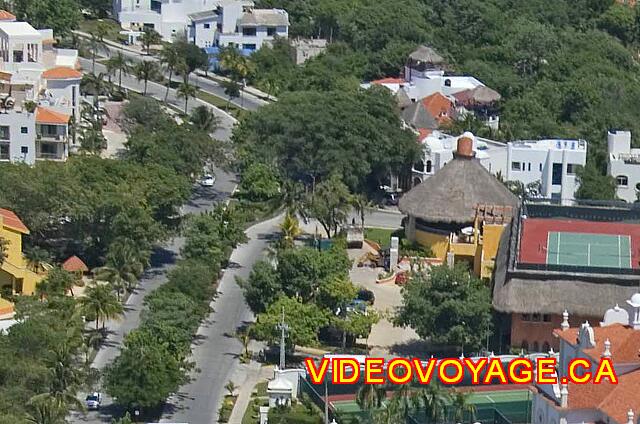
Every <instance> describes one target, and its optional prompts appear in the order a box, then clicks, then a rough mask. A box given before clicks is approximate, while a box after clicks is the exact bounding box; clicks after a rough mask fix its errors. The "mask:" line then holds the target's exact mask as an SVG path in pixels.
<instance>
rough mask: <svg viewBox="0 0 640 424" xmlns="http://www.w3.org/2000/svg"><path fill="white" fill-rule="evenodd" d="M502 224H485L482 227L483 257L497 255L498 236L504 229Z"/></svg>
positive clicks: (487, 258) (489, 257) (500, 235)
mask: <svg viewBox="0 0 640 424" xmlns="http://www.w3.org/2000/svg"><path fill="white" fill-rule="evenodd" d="M504 227H505V226H504V225H496V224H485V225H484V227H483V231H482V232H483V237H482V247H483V248H482V250H483V251H484V259H485V260H489V259H493V258H495V257H496V256H497V255H498V245H499V244H500V237H502V232H503V231H504Z"/></svg>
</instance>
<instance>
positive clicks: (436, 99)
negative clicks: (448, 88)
mask: <svg viewBox="0 0 640 424" xmlns="http://www.w3.org/2000/svg"><path fill="white" fill-rule="evenodd" d="M422 104H423V105H424V107H425V109H426V110H427V112H429V114H430V115H431V116H433V117H434V119H435V120H436V121H438V123H443V122H447V121H450V120H451V117H452V115H453V111H454V108H453V102H452V101H451V100H449V99H448V98H446V97H445V96H444V95H442V94H440V93H433V94H432V95H430V96H427V97H425V98H424V99H422Z"/></svg>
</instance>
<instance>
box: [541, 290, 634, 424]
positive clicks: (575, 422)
mask: <svg viewBox="0 0 640 424" xmlns="http://www.w3.org/2000/svg"><path fill="white" fill-rule="evenodd" d="M639 316H640V294H638V293H635V294H633V295H632V296H631V298H630V299H627V300H626V301H625V302H624V303H622V304H620V305H618V304H616V305H615V306H614V307H612V308H610V309H608V310H607V311H606V312H605V313H604V318H603V319H602V321H601V322H600V323H599V325H597V324H596V323H589V322H585V321H582V322H581V321H579V320H576V319H574V318H573V316H570V315H569V314H568V313H565V315H564V318H563V321H562V323H561V324H560V327H559V328H556V329H554V330H553V336H554V337H555V338H557V339H558V340H559V341H560V352H559V355H558V375H559V377H563V376H566V375H567V369H568V365H569V363H570V361H571V360H573V359H576V358H585V359H588V360H589V361H590V362H591V364H592V369H591V370H590V371H591V372H592V373H593V372H594V371H595V369H596V367H597V364H598V363H599V361H600V359H601V358H608V359H609V360H611V362H612V363H613V367H614V369H615V371H616V374H617V375H618V384H611V383H610V382H609V381H608V380H604V381H603V382H602V383H600V384H593V383H588V384H574V383H568V384H554V385H537V389H538V393H537V394H536V395H535V396H534V398H533V405H532V411H533V414H532V421H531V422H532V423H534V424H548V423H566V424H582V423H612V424H613V423H617V424H637V423H638V418H640V397H638V388H639V387H640V356H639V355H638V352H639V351H640V317H639ZM598 321H600V320H598ZM572 323H573V324H575V325H574V326H573V327H572V326H571V324H572ZM593 324H596V325H593Z"/></svg>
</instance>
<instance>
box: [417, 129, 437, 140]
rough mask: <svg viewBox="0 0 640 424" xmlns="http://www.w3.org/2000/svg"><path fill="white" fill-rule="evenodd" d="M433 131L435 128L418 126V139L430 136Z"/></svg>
mask: <svg viewBox="0 0 640 424" xmlns="http://www.w3.org/2000/svg"><path fill="white" fill-rule="evenodd" d="M432 132H433V130H431V129H428V128H418V141H422V140H424V139H425V138H426V137H428V136H429V135H430V134H431V133H432Z"/></svg>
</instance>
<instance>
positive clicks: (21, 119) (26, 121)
mask: <svg viewBox="0 0 640 424" xmlns="http://www.w3.org/2000/svg"><path fill="white" fill-rule="evenodd" d="M0 126H8V127H9V135H10V141H9V156H10V160H11V161H12V162H25V163H27V164H29V165H33V164H34V163H35V162H36V144H35V137H36V119H35V114H33V113H27V112H22V113H18V112H17V111H12V112H9V113H2V114H0ZM22 127H26V128H27V134H23V133H22V131H21V129H22ZM3 141H4V140H3ZM22 148H26V149H27V153H26V154H24V153H22Z"/></svg>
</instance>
